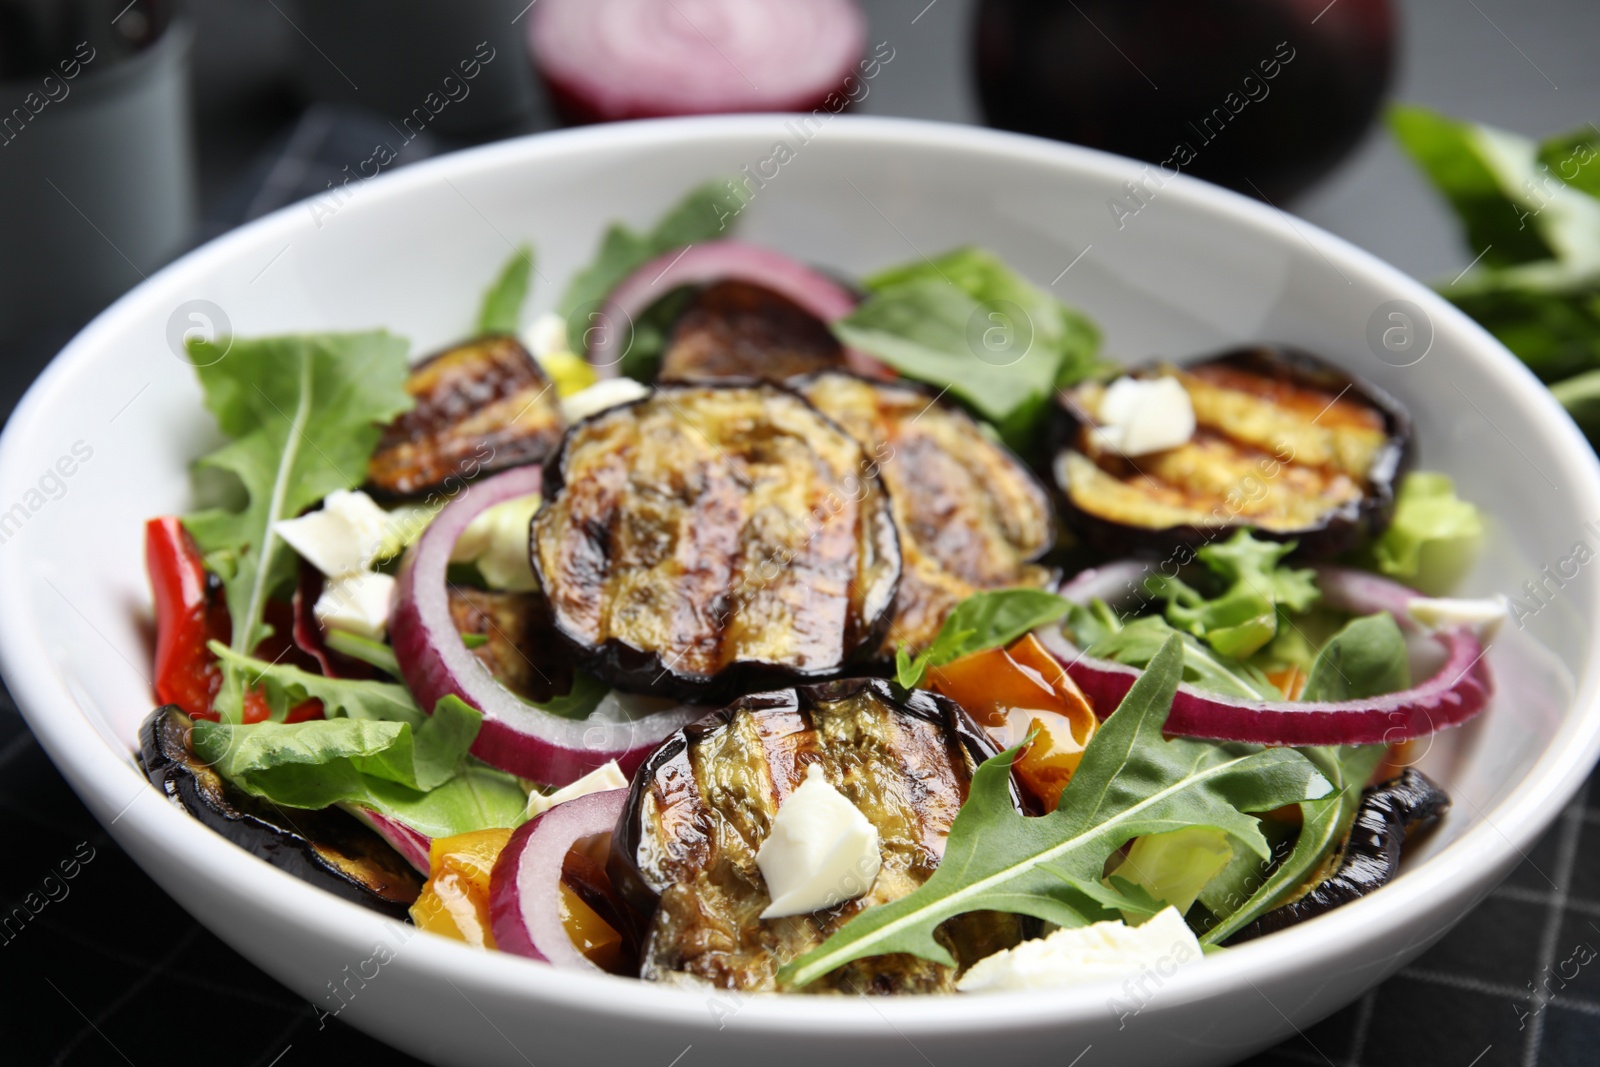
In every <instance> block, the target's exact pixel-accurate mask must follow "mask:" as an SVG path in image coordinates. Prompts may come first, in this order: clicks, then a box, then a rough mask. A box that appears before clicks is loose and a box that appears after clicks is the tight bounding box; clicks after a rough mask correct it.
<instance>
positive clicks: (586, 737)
mask: <svg viewBox="0 0 1600 1067" xmlns="http://www.w3.org/2000/svg"><path fill="white" fill-rule="evenodd" d="M542 485H543V478H542V476H541V472H540V470H539V468H538V467H517V468H515V469H513V470H509V471H506V472H505V473H503V474H498V475H495V476H494V477H493V478H486V479H484V480H483V481H481V482H475V483H473V484H472V485H469V486H468V487H467V488H466V489H464V490H462V492H461V494H460V495H459V496H457V497H456V498H455V499H454V500H452V501H451V502H450V503H449V504H447V505H446V506H445V507H444V509H443V510H442V511H440V512H439V514H438V516H437V517H436V518H435V519H434V520H433V522H432V523H430V524H429V526H428V528H427V529H426V530H425V531H423V534H422V537H421V538H420V539H419V540H418V541H417V543H416V544H415V545H413V546H411V548H410V549H408V550H407V551H406V556H405V559H404V561H403V562H402V564H401V567H400V584H399V590H398V593H397V596H396V598H395V606H394V611H393V614H392V616H391V618H390V620H389V633H390V635H391V637H392V638H393V642H394V653H395V658H396V659H398V660H399V662H400V673H401V674H402V675H404V676H405V682H406V685H407V687H408V688H410V690H411V694H412V696H414V697H416V699H417V704H418V705H419V706H421V707H422V708H424V709H431V708H432V707H433V706H434V705H435V704H437V703H438V702H439V699H440V698H441V697H444V696H446V695H449V694H454V695H456V696H458V697H460V698H461V699H462V700H464V701H466V702H467V703H468V704H470V705H472V706H473V707H475V708H477V709H478V710H479V711H481V712H482V713H483V726H482V728H480V729H479V731H478V736H477V739H476V740H474V741H473V743H472V754H473V755H474V756H477V757H478V758H479V759H481V760H483V761H484V762H485V763H487V764H489V765H490V766H492V767H498V768H500V769H501V770H503V771H509V772H510V773H512V774H515V775H519V776H521V777H523V778H532V779H534V780H535V781H538V782H542V783H543V784H545V785H556V786H559V785H566V784H568V783H570V782H573V781H575V780H577V779H578V778H581V777H582V776H583V775H585V774H587V773H589V772H590V771H592V770H594V769H595V768H596V767H601V766H604V765H605V764H606V763H608V762H610V761H611V760H616V761H617V762H618V763H619V764H621V765H622V771H623V773H624V774H631V773H633V770H634V768H635V767H637V766H638V765H639V764H640V763H642V762H644V758H645V757H646V756H647V755H649V754H650V753H651V752H652V751H654V749H655V748H656V746H657V745H659V744H660V743H661V742H662V741H663V740H664V739H665V738H666V737H667V736H669V735H670V734H671V733H672V732H673V731H675V730H677V729H678V728H679V727H681V726H684V725H686V724H688V723H690V722H692V721H694V720H695V719H697V718H699V717H700V716H701V715H703V714H704V713H705V709H703V708H695V707H692V706H687V705H684V706H679V707H675V708H671V709H669V710H666V711H661V712H657V713H656V714H653V715H648V716H646V717H644V718H641V719H637V720H633V721H630V722H620V723H619V722H605V723H597V722H586V721H580V720H576V719H565V718H562V717H561V716H559V715H552V714H551V713H550V712H547V711H543V710H541V709H539V708H536V707H534V706H533V705H531V704H529V703H527V702H526V701H524V700H522V699H520V698H519V697H518V696H517V695H516V694H515V693H513V692H511V691H510V690H509V689H507V688H506V687H505V686H503V685H501V684H500V683H499V682H498V681H497V680H496V679H495V677H494V675H493V674H491V673H490V671H489V668H488V667H486V666H484V664H483V661H481V660H480V659H478V657H476V656H474V655H473V654H472V653H471V652H469V651H468V650H467V646H466V645H465V644H463V643H462V641H461V635H460V634H459V633H457V632H456V628H455V625H454V623H452V621H451V618H450V597H449V593H448V590H447V589H446V582H445V575H446V571H447V569H448V568H449V565H450V550H451V549H452V548H454V547H455V543H456V540H457V539H458V538H459V537H460V536H461V531H463V530H465V529H466V528H467V524H468V523H470V522H471V521H472V520H473V519H474V518H476V517H477V516H478V515H479V514H480V513H481V512H483V511H484V510H486V509H487V508H489V507H492V506H493V505H495V504H498V503H500V502H502V501H505V500H514V499H516V498H517V497H523V496H530V495H532V494H534V493H537V492H539V491H540V489H541V487H542Z"/></svg>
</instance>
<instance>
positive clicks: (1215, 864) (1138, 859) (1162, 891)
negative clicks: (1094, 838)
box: [1109, 826, 1254, 920]
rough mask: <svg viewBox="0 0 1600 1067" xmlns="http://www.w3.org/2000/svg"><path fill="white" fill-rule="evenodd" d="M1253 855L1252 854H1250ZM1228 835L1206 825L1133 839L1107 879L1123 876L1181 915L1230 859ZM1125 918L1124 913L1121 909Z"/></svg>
mask: <svg viewBox="0 0 1600 1067" xmlns="http://www.w3.org/2000/svg"><path fill="white" fill-rule="evenodd" d="M1252 855H1254V853H1252ZM1233 856H1234V849H1233V846H1232V845H1231V844H1229V842H1228V835H1227V834H1225V833H1223V832H1222V831H1221V830H1218V829H1215V828H1214V827H1210V826H1186V827H1184V828H1183V829H1181V830H1170V831H1168V832H1167V833H1164V834H1150V835H1149V836H1147V837H1141V838H1139V839H1137V840H1136V841H1134V843H1133V846H1132V847H1131V848H1129V849H1128V854H1127V855H1126V856H1124V857H1123V858H1122V862H1121V863H1119V864H1118V865H1117V867H1116V869H1115V870H1113V871H1112V872H1111V874H1110V875H1109V878H1110V879H1111V880H1112V881H1115V880H1117V879H1125V880H1126V881H1128V882H1131V883H1132V884H1134V885H1137V886H1138V887H1139V888H1140V889H1142V890H1144V892H1145V893H1146V894H1148V896H1149V898H1150V899H1151V900H1153V901H1155V902H1156V903H1157V907H1156V909H1155V910H1157V911H1159V910H1160V909H1161V908H1163V907H1166V906H1168V905H1171V906H1172V907H1174V908H1176V909H1177V910H1178V914H1180V915H1185V914H1188V911H1189V909H1190V908H1191V907H1193V906H1194V902H1195V898H1197V897H1198V896H1199V895H1200V892H1201V890H1203V889H1204V888H1205V887H1206V885H1207V884H1209V883H1210V882H1211V881H1212V879H1214V878H1216V876H1217V875H1218V874H1220V873H1222V870H1223V868H1225V867H1227V866H1228V864H1229V863H1231V862H1232V860H1233ZM1123 918H1124V919H1125V920H1126V919H1127V918H1128V914H1127V913H1126V912H1124V914H1123Z"/></svg>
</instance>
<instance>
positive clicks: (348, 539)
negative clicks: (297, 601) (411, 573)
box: [272, 489, 390, 578]
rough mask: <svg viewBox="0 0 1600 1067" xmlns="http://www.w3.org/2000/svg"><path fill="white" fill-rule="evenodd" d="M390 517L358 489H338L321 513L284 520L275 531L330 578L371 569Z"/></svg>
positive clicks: (386, 530)
mask: <svg viewBox="0 0 1600 1067" xmlns="http://www.w3.org/2000/svg"><path fill="white" fill-rule="evenodd" d="M389 523H390V519H389V513H388V512H386V511H384V510H383V509H382V508H380V507H379V506H378V505H377V504H376V503H374V502H373V499H372V498H371V497H370V496H368V495H367V494H366V493H363V492H361V491H360V490H359V489H357V490H355V491H350V490H346V489H335V490H334V491H333V492H331V493H329V494H328V495H327V496H326V497H325V498H324V499H323V501H322V510H320V511H312V512H308V513H307V514H305V515H302V516H300V517H299V518H298V519H282V520H279V521H278V522H276V523H274V524H273V527H272V529H273V531H274V532H276V533H277V535H278V536H279V537H281V538H283V539H284V540H285V541H287V542H288V543H289V546H290V547H291V548H293V549H294V550H295V551H296V552H298V553H300V555H301V557H302V558H304V559H305V560H306V561H307V562H309V563H310V564H311V565H312V566H313V567H315V568H317V570H319V571H321V572H322V573H323V574H325V575H327V576H328V577H329V578H337V577H339V576H340V575H345V574H358V573H360V572H361V571H364V570H366V569H367V568H368V567H369V566H371V565H372V561H373V559H374V558H375V557H376V556H378V554H379V553H380V552H381V551H382V549H383V546H384V543H385V541H386V540H387V539H388V531H389Z"/></svg>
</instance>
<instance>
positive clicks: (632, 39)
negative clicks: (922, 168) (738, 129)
mask: <svg viewBox="0 0 1600 1067" xmlns="http://www.w3.org/2000/svg"><path fill="white" fill-rule="evenodd" d="M865 43H866V20H865V19H864V18H863V17H862V15H861V11H860V9H859V8H858V7H857V6H856V4H855V3H854V2H853V0H681V2H679V3H674V2H672V0H542V2H541V3H539V4H538V5H536V6H535V7H534V9H533V12H532V16H531V18H530V19H529V44H530V47H531V49H532V51H533V56H534V59H535V61H536V62H537V64H538V67H539V73H540V74H541V75H543V77H544V80H545V84H546V85H547V86H549V89H550V95H551V96H552V97H553V98H554V100H555V103H556V106H557V108H559V109H560V111H561V112H562V114H563V115H565V116H566V117H567V118H568V119H569V120H570V121H573V122H614V121H616V120H618V119H643V118H661V117H665V116H669V115H704V114H718V113H723V112H730V111H810V110H812V109H813V108H827V109H828V110H829V111H830V112H832V111H839V110H842V109H843V108H844V107H845V105H846V104H848V103H849V102H850V100H851V99H852V97H854V98H858V99H859V98H861V97H864V96H865V95H866V92H867V91H868V90H866V89H865V88H862V86H864V84H865V83H864V82H863V81H862V80H861V78H860V75H859V74H857V75H856V77H855V78H854V79H851V77H850V76H851V74H852V72H853V71H854V68H855V66H856V63H857V61H858V60H860V59H861V54H862V51H863V49H864V46H865ZM830 98H836V99H830ZM828 117H832V116H831V115H829V116H828ZM797 121H798V120H797ZM815 121H816V120H812V125H813V126H814V125H815Z"/></svg>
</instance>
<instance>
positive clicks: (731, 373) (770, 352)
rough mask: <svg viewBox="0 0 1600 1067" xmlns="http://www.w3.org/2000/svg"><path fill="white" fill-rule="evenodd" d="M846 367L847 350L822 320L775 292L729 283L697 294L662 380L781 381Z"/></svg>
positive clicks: (677, 331)
mask: <svg viewBox="0 0 1600 1067" xmlns="http://www.w3.org/2000/svg"><path fill="white" fill-rule="evenodd" d="M844 362H845V356H844V347H843V346H842V345H840V344H839V342H838V340H837V339H836V338H835V337H834V336H833V334H832V332H830V331H829V329H828V327H827V324H826V323H824V322H823V321H822V320H821V319H819V318H817V317H816V316H815V315H813V314H811V313H810V312H809V311H807V310H805V309H804V308H802V307H800V306H799V305H798V304H796V303H794V302H793V301H792V300H790V299H789V298H788V297H785V296H782V295H780V294H778V293H775V292H773V291H772V290H770V289H767V288H764V287H762V286H759V285H752V284H751V283H749V282H742V281H723V282H717V283H714V284H712V285H709V286H707V287H706V288H705V289H702V290H701V291H700V292H698V293H696V294H695V296H694V297H693V299H692V300H691V301H690V303H689V306H688V307H687V308H685V309H684V311H683V313H682V314H681V315H680V316H679V317H678V320H677V322H676V324H675V325H674V326H673V328H672V336H671V338H670V340H669V341H668V342H667V350H666V353H665V354H664V355H663V356H662V358H661V370H660V372H659V379H660V380H661V381H686V380H691V379H698V378H760V379H764V380H766V381H774V382H781V381H783V380H784V379H786V378H789V377H792V376H794V375H797V374H810V373H812V372H814V371H821V370H827V369H829V368H833V367H840V366H843V365H844Z"/></svg>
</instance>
